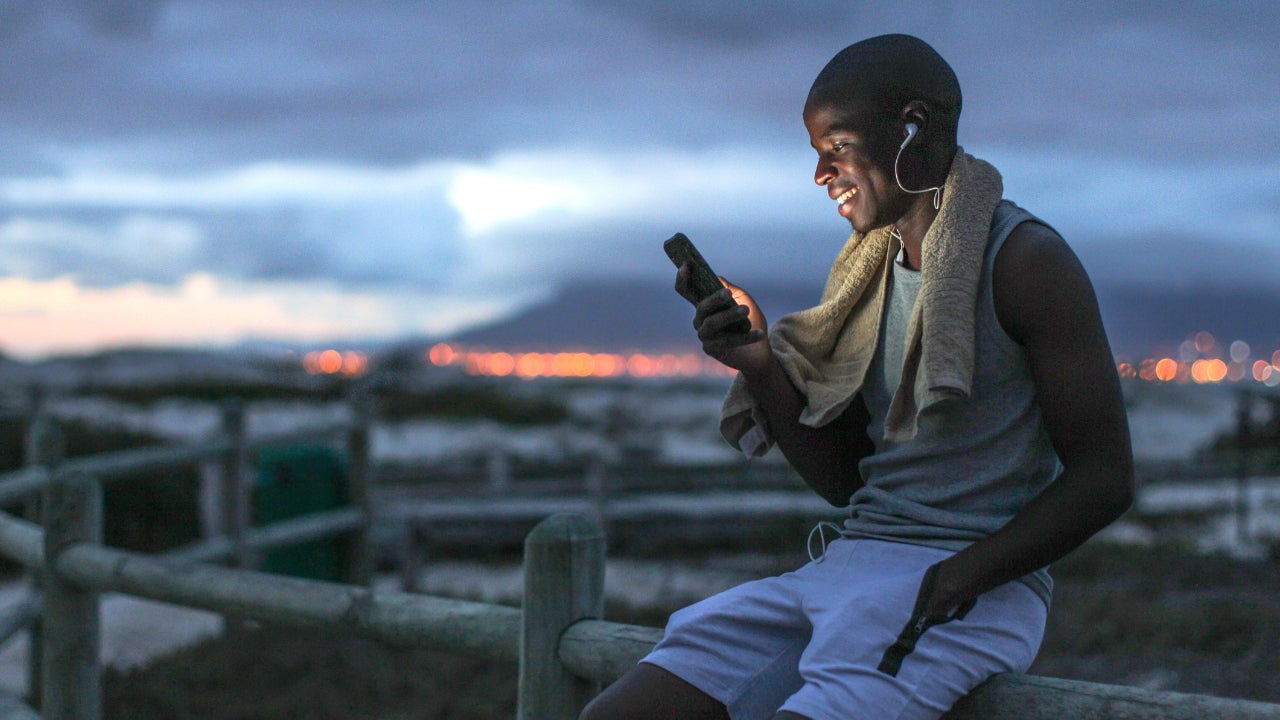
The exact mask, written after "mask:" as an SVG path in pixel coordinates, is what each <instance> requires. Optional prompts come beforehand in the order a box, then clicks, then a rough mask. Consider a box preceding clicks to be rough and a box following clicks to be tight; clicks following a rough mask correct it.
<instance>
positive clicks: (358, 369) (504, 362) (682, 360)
mask: <svg viewBox="0 0 1280 720" xmlns="http://www.w3.org/2000/svg"><path fill="white" fill-rule="evenodd" d="M1166 347H1173V348H1176V350H1174V351H1173V353H1172V356H1156V357H1147V358H1141V359H1131V358H1119V357H1118V358H1116V361H1115V362H1116V365H1115V367H1116V372H1117V374H1118V375H1119V376H1120V378H1121V379H1124V380H1134V381H1141V382H1148V383H1175V384H1187V383H1194V384H1197V385H1215V384H1220V383H1248V382H1255V383H1261V384H1264V385H1266V386H1267V387H1277V386H1280V350H1275V351H1272V352H1271V353H1270V355H1268V354H1267V353H1266V352H1261V351H1259V350H1257V349H1255V348H1253V347H1250V345H1249V344H1248V343H1246V342H1245V341H1243V340H1234V341H1231V342H1229V343H1228V342H1226V341H1221V342H1220V341H1219V340H1218V339H1217V338H1215V337H1214V336H1213V335H1212V334H1211V333H1209V332H1206V331H1201V332H1197V333H1194V334H1192V335H1189V336H1187V339H1186V340H1185V341H1183V342H1182V343H1180V344H1178V345H1175V346H1166ZM1255 358H1256V359H1255ZM423 360H424V361H425V362H424V366H425V367H437V368H443V367H455V368H458V369H459V370H461V371H462V372H464V373H466V374H467V375H477V376H485V377H516V378H521V379H526V380H528V379H532V378H539V377H554V378H617V377H632V378H681V377H684V378H693V377H732V376H733V375H734V374H735V371H734V370H732V369H731V368H728V367H725V366H724V365H721V364H720V363H719V362H717V361H715V360H713V359H711V358H709V357H707V356H705V355H702V354H700V353H653V352H648V353H645V352H633V353H599V352H597V353H592V352H582V351H577V352H567V351H566V352H534V351H529V352H520V351H513V350H493V349H488V348H483V349H482V348H476V349H471V348H465V347H462V346H461V345H457V344H454V343H437V344H436V345H433V346H431V347H430V348H429V349H428V350H427V351H426V352H425V353H424V355H423ZM302 367H303V369H305V370H306V372H308V373H310V374H312V375H336V376H341V377H360V376H362V375H365V374H366V373H368V372H369V367H370V359H369V356H368V355H367V354H366V353H363V352H360V351H355V350H347V351H340V350H336V349H328V350H316V351H314V352H309V353H307V354H306V355H305V356H303V358H302Z"/></svg>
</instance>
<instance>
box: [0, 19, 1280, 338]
mask: <svg viewBox="0 0 1280 720" xmlns="http://www.w3.org/2000/svg"><path fill="white" fill-rule="evenodd" d="M885 32H907V33H911V34H915V35H918V36H920V37H922V38H924V39H925V40H927V41H929V42H930V43H931V44H933V45H934V46H935V47H936V48H937V49H938V50H939V51H940V52H941V53H942V55H943V56H944V57H945V58H947V59H948V61H949V62H950V63H951V64H952V66H953V67H954V68H955V70H956V73H957V75H958V76H959V78H960V82H961V85H962V87H963V89H964V93H965V110H964V115H963V117H962V118H961V128H960V141H961V144H962V145H964V146H965V148H966V150H968V151H969V152H972V153H973V154H975V155H978V156H979V157H983V158H984V159H987V160H989V161H991V162H993V163H994V164H995V165H996V166H997V167H998V168H1000V169H1001V171H1002V172H1003V174H1004V178H1005V188H1006V196H1008V197H1010V198H1013V199H1015V200H1016V201H1018V202H1019V204H1022V205H1023V206H1025V207H1028V208H1029V209H1031V210H1032V211H1033V212H1035V213H1037V214H1038V215H1040V216H1041V217H1042V218H1044V219H1045V220H1046V221H1048V222H1049V223H1051V224H1053V225H1054V226H1055V227H1056V228H1057V229H1058V230H1059V231H1060V232H1062V233H1063V234H1064V236H1066V237H1067V238H1068V240H1069V241H1070V242H1071V243H1072V244H1073V245H1074V246H1075V247H1076V249H1077V252H1078V253H1079V254H1080V256H1081V258H1082V259H1083V260H1084V262H1085V264H1086V266H1087V267H1088V268H1089V270H1090V271H1091V273H1092V274H1093V275H1094V278H1095V281H1096V282H1097V283H1099V284H1129V285H1133V284H1138V285H1147V286H1177V287H1201V286H1205V287H1210V286H1221V285H1223V284H1236V285H1250V286H1257V287H1266V288H1277V289H1280V249H1278V248H1280V242H1278V241H1280V210H1277V208H1280V156H1278V155H1277V150H1276V148H1277V147H1280V52H1277V51H1276V48H1277V46H1278V45H1280V4H1276V3H1272V2H1236V3H1232V2H1225V3H1221V2H1183V3H1145V2H1133V3H1112V2H1078V3H1054V2H1043V1H1041V2H1008V3H986V2H979V3H959V2H942V1H939V2H922V3H910V4H905V3H904V4H897V3H895V4H887V3H861V2H849V1H848V0H844V1H842V2H822V1H811V2H777V3H766V2H760V3H740V2H726V1H725V0H719V1H717V2H707V3H689V2H678V1H675V0H670V1H668V0H658V1H656V2H646V3H638V2H629V1H624V0H613V1H609V0H580V1H579V2H567V1H560V2H557V1H555V0H550V1H547V2H496V1H489V0H474V1H470V2H461V1H459V2H447V1H442V2H328V1H326V0H305V1H304V0H279V1H276V2H270V3H260V2H247V1H246V2H240V1H237V0H226V1H220V2H214V1H212V0H208V1H202V2H201V1H194V0H174V1H172V2H148V1H145V0H125V1H123V2H93V1H90V0H79V1H76V2H72V1H70V0H50V1H48V2H34V1H31V2H24V1H22V0H0V147H2V148H3V152H0V327H3V330H0V352H5V353H9V354H16V355H22V356H38V355H41V354H46V353H51V352H67V351H71V352H79V351H86V350H91V349H94V348H98V347H104V346H113V345H122V344H126V345H137V344H183V345H200V344H224V343H232V342H237V341H240V340H245V339H251V338H271V339H281V340H287V341H298V342H311V341H319V340H324V339H329V338H344V337H345V338H394V337H397V336H402V335H406V334H435V333H446V332H450V331H452V330H455V329H458V328H461V327H464V326H466V325H468V324H471V323H476V322H481V321H484V320H486V319H488V318H492V317H496V316H499V315H501V314H502V313H506V312H511V311H513V310H514V309H517V308H519V307H521V306H523V305H524V304H527V303H529V302H532V301H535V300H537V299H539V298H542V297H546V296H547V295H548V294H549V293H551V292H553V291H554V289H555V288H556V287H557V286H558V285H559V284H561V283H564V282H569V281H574V280H584V279H596V280H599V279H608V278H612V277H626V278H637V277H641V278H654V279H658V278H666V277H668V276H669V275H670V268H669V266H668V265H667V264H666V259H665V258H664V257H663V256H662V254H661V252H660V251H659V249H658V245H659V244H660V242H661V241H662V240H663V239H665V238H666V237H667V236H669V235H670V234H671V233H672V232H673V231H675V230H682V231H684V232H686V233H687V234H689V235H690V236H691V237H693V238H694V239H695V241H696V242H698V244H699V246H700V247H701V248H702V250H703V252H704V254H706V255H707V256H708V257H709V259H711V260H712V262H713V263H714V264H715V265H716V267H717V269H718V270H719V271H720V272H722V273H724V274H725V275H727V276H729V277H730V278H731V279H741V280H742V281H743V282H744V283H745V282H747V281H750V280H760V279H776V278H782V277H789V278H799V279H804V280H811V281H812V282H814V283H817V282H819V281H820V279H821V278H822V277H823V276H824V275H825V272H826V268H827V265H828V264H829V262H830V260H831V259H832V257H833V256H834V254H835V252H836V250H837V249H838V248H839V245H840V244H841V243H842V242H843V240H844V238H845V237H846V235H847V233H848V227H847V224H846V223H845V221H844V220H842V219H841V218H839V217H838V216H837V215H836V213H835V211H834V207H833V205H832V203H831V202H830V201H829V200H828V199H827V198H826V194H825V193H824V192H823V191H822V190H820V189H818V188H817V187H815V186H814V185H813V184H812V168H813V155H812V150H811V149H810V148H809V146H808V139H807V136H806V134H805V133H804V129H803V126H802V125H801V122H800V108H801V105H802V103H803V101H804V96H805V93H806V91H807V90H808V87H809V84H810V82H811V81H812V79H813V76H814V75H815V74H816V73H817V71H818V70H819V69H821V67H822V66H823V65H824V64H825V63H826V61H827V60H828V59H829V58H830V57H831V55H833V54H834V53H835V52H837V51H838V50H840V49H841V48H842V47H844V46H845V45H847V44H849V43H851V42H854V41H856V40H859V39H862V38H864V37H869V36H871V35H876V34H880V33H885Z"/></svg>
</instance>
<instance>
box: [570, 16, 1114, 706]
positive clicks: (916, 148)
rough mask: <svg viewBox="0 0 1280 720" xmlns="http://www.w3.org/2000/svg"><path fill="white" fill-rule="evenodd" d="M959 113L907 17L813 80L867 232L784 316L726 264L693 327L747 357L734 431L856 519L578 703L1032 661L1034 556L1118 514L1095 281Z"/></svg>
mask: <svg viewBox="0 0 1280 720" xmlns="http://www.w3.org/2000/svg"><path fill="white" fill-rule="evenodd" d="M960 107H961V96H960V87H959V84H958V82H957V80H956V78H955V74H954V73H953V72H952V70H951V68H950V67H949V66H948V65H947V63H946V62H945V61H944V60H943V59H942V58H941V57H940V56H938V54H937V53H936V52H935V51H934V50H933V48H931V47H929V46H928V45H927V44H926V43H924V42H923V41H921V40H918V39H916V38H912V37H909V36H903V35H889V36H881V37H877V38H871V39H869V40H866V41H863V42H860V43H857V44H855V45H852V46H850V47H848V48H846V49H845V50H843V51H841V52H840V53H839V54H837V55H836V56H835V58H833V59H832V61H831V62H830V63H828V65H827V66H826V67H825V68H824V69H823V70H822V72H821V73H820V74H819V76H818V78H817V80H815V82H814V84H813V87H812V89H811V90H810V92H809V95H808V98H807V100H806V103H805V107H804V123H805V127H806V128H807V129H808V131H809V137H810V142H811V144H812V146H813V147H814V149H815V150H816V151H817V154H818V164H817V168H816V171H815V174H814V181H815V182H816V183H817V184H818V185H820V186H822V187H823V188H825V189H826V191H827V194H828V195H829V196H830V197H831V198H832V199H833V200H834V201H835V202H836V203H837V212H839V213H840V215H841V216H843V217H845V218H847V219H848V220H849V222H850V224H851V225H852V227H853V235H852V237H851V238H850V240H849V242H848V243H847V244H846V246H845V248H844V250H842V251H841V253H840V254H839V256H838V257H837V259H836V262H835V264H834V266H833V268H832V272H831V277H830V279H829V280H828V283H827V287H826V289H825V290H824V292H823V297H822V302H821V304H820V305H819V306H818V307H815V308H813V309H812V310H809V311H805V312H802V313H797V314H795V315H793V316H788V317H786V318H783V319H781V320H779V321H778V322H777V323H775V326H774V327H773V328H772V329H770V328H769V327H768V325H767V323H766V321H765V317H764V314H763V313H762V312H761V310H760V308H759V307H758V306H757V305H756V304H755V302H754V301H753V300H752V299H751V297H750V295H749V294H747V293H746V292H745V291H744V290H742V289H741V288H738V287H736V286H734V285H731V284H729V283H728V282H725V283H724V284H725V289H724V290H722V291H720V292H719V293H717V294H715V295H713V296H711V297H710V298H707V299H706V300H703V301H702V302H701V303H698V304H697V310H696V314H695V317H694V325H695V327H696V328H697V331H698V336H699V338H700V339H701V341H702V344H703V349H704V351H705V352H706V353H707V354H709V355H711V356H712V357H715V358H716V359H718V360H719V361H721V362H723V363H724V364H726V365H728V366H730V367H733V368H735V369H737V370H738V371H739V375H738V378H737V379H736V380H735V385H734V388H733V389H732V390H731V391H730V394H729V397H728V399H726V403H725V415H724V419H723V422H722V427H721V429H722V431H723V432H724V433H725V435H726V437H727V438H728V439H729V440H730V441H731V442H734V443H735V444H737V445H738V446H739V447H741V448H743V449H744V450H745V451H749V452H752V453H758V452H763V450H764V449H766V448H767V447H768V445H769V444H770V443H776V444H777V445H778V446H779V447H780V448H781V450H782V452H783V453H784V454H785V455H786V457H787V459H788V461H790V462H791V464H792V465H793V466H794V467H795V469H796V470H797V471H798V472H799V474H800V475H801V477H802V478H803V479H804V481H805V482H806V483H807V484H808V485H810V486H811V487H812V488H813V489H814V490H815V491H816V492H817V493H818V494H819V495H821V496H822V497H824V498H826V499H827V500H828V501H830V502H831V503H832V504H833V505H836V506H840V507H843V506H845V505H848V506H849V516H848V519H846V521H845V523H844V525H843V526H842V527H840V528H838V531H839V533H838V535H839V537H838V538H837V539H835V540H833V541H831V542H829V543H828V542H827V541H826V535H825V530H824V528H823V527H818V528H815V533H816V535H817V536H818V539H819V540H821V542H820V543H819V545H821V546H822V547H821V548H820V550H821V551H822V552H820V553H818V556H817V557H816V559H814V561H813V562H811V563H809V564H808V565H806V566H804V567H803V568H801V569H799V570H797V571H796V572H793V573H788V574H786V575H783V576H780V577H777V578H766V579H763V580H758V581H754V582H751V583H747V584H746V585H743V586H741V587H739V588H735V589H732V590H729V591H727V592H725V593H721V594H720V595H717V596H715V597H712V598H709V599H707V600H705V601H702V602H700V603H697V604H695V605H693V606H691V607H690V608H686V609H684V610H681V611H680V612H678V613H676V614H675V615H673V616H672V618H671V622H670V623H669V625H668V627H667V632H666V635H665V637H664V639H663V641H662V642H661V643H660V644H659V645H658V647H657V648H656V649H655V650H654V652H653V653H652V654H651V655H650V656H648V657H647V658H645V661H644V662H642V663H641V664H639V665H638V666H637V667H636V668H635V669H634V670H632V671H631V672H630V673H628V674H627V675H626V676H625V677H623V678H622V679H620V680H619V681H618V682H616V683H614V684H613V685H611V686H610V687H609V688H607V689H606V690H605V692H604V693H602V694H601V696H600V697H599V698H597V699H596V700H595V701H594V702H593V703H592V704H591V705H590V706H589V707H588V708H587V709H586V710H585V711H584V712H583V717H584V718H588V719H590V720H599V719H601V718H609V719H610V720H628V719H633V718H664V719H671V718H726V717H731V718H733V719H734V720H740V719H743V718H760V719H762V720H763V719H767V718H809V719H810V720H837V719H839V720H851V719H857V720H867V719H877V718H903V719H905V718H936V717H938V716H940V715H941V714H942V713H944V712H946V710H947V709H948V708H950V706H951V705H952V703H954V702H955V700H956V699H958V698H959V697H961V696H963V695H965V694H966V693H968V692H969V691H970V690H971V689H973V687H975V686H976V685H977V684H979V683H981V682H982V681H983V680H985V679H986V678H988V677H990V676H991V675H992V674H994V673H998V672H1009V671H1019V672H1020V671H1024V670H1026V669H1027V667H1028V666H1029V665H1030V664H1031V661H1032V660H1033V659H1034V657H1035V653H1036V651H1037V649H1038V647H1039V643H1040V639H1041V636H1042V634H1043V629H1044V620H1045V615H1046V612H1047V606H1048V602H1049V596H1050V592H1051V583H1050V581H1049V578H1048V574H1047V572H1046V571H1045V568H1046V567H1047V566H1048V565H1049V564H1050V563H1052V562H1054V561H1055V560H1057V559H1058V558H1060V557H1062V556H1063V555H1065V554H1066V553H1068V552H1070V551H1071V550H1072V549H1074V548H1075V547H1077V546H1078V545H1079V544H1080V543H1082V542H1084V541H1085V540H1086V539H1087V538H1088V537H1090V536H1091V535H1093V534H1094V533H1095V532H1097V531H1098V530H1099V529H1101V528H1102V527H1104V526H1106V525H1107V524H1108V523H1110V522H1111V521H1113V520H1114V519H1115V518H1117V517H1118V516H1120V515H1121V514H1122V513H1123V512H1124V511H1125V510H1126V509H1127V508H1128V506H1129V504H1130V503H1131V500H1132V492H1133V490H1132V487H1133V480H1132V459H1131V451H1130V446H1129V435H1128V426H1127V421H1126V418H1125V414H1124V408H1123V403H1122V400H1121V396H1120V390H1119V382H1118V379H1117V377H1116V372H1115V368H1114V365H1113V361H1112V356H1111V351H1110V348H1109V346H1108V342H1107V339H1106V335H1105V333H1104V331H1103V328H1102V322H1101V319H1100V316H1099V313H1098V308H1097V302H1096V300H1095V297H1094V293H1093V290H1092V287H1091V285H1090V283H1089V280H1088V277H1087V276H1086V274H1085V271H1084V269H1083V268H1082V267H1081V265H1080V263H1079V262H1078V260H1077V259H1076V257H1075V256H1074V254H1073V253H1072V252H1071V250H1070V249H1069V248H1068V247H1067V245H1066V243H1065V242H1064V241H1063V240H1062V238H1061V237H1059V236H1058V234H1057V233H1056V232H1054V231H1053V230H1052V229H1051V228H1049V227H1048V226H1047V225H1045V224H1044V223H1042V222H1040V221H1039V220H1037V219H1036V218H1034V216H1032V215H1030V214H1029V213H1027V212H1026V211H1024V210H1022V209H1020V208H1018V207H1017V206H1015V205H1013V204H1012V203H1009V202H1007V201H1002V200H1001V191H1002V185H1001V183H1000V178H999V174H998V173H997V172H996V171H995V170H994V168H992V167H991V166H990V165H987V164H986V163H984V162H982V161H981V160H978V159H977V158H973V157H972V156H969V155H967V154H965V153H964V152H963V150H961V149H960V148H959V146H958V145H957V144H956V129H957V121H958V118H959V114H960ZM688 279H689V268H688V267H682V268H681V269H680V271H679V272H678V274H677V280H676V289H677V291H679V292H680V293H681V294H682V295H685V297H687V298H688V297H690V291H689V282H688ZM743 317H747V318H749V319H750V321H751V330H750V331H748V332H741V331H740V330H739V331H735V330H733V329H732V328H731V326H732V325H733V323H734V321H736V320H739V319H741V318H743ZM812 539H813V536H811V540H812Z"/></svg>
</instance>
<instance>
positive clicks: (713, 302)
mask: <svg viewBox="0 0 1280 720" xmlns="http://www.w3.org/2000/svg"><path fill="white" fill-rule="evenodd" d="M720 283H721V284H722V285H724V289H723V290H721V291H719V292H717V293H715V294H713V295H710V296H708V297H707V298H706V299H705V300H703V301H702V302H698V301H697V300H696V299H695V298H694V296H693V295H692V291H691V289H690V287H689V267H688V265H687V264H686V265H682V266H680V269H679V270H678V271H677V272H676V285H675V288H676V292H677V293H679V294H680V296H681V297H683V298H684V299H686V300H688V301H689V302H691V303H694V306H695V307H696V309H697V310H696V312H695V313H694V316H693V327H694V329H695V330H697V331H698V339H699V340H701V341H702V351H703V352H705V353H706V354H707V355H709V356H711V357H713V358H715V359H716V360H719V361H720V362H722V363H724V364H725V365H727V366H729V367H731V368H734V369H735V370H738V371H739V372H742V373H744V374H747V375H752V374H760V373H763V372H765V371H766V370H767V369H768V368H769V366H770V364H771V363H772V360H773V351H772V350H771V349H770V348H769V342H768V323H767V322H766V320H765V317H764V313H763V312H761V310H760V306H759V305H757V304H756V302H755V300H753V299H752V298H751V295H749V294H748V293H747V292H746V291H745V290H743V289H742V288H740V287H738V286H736V285H733V284H731V283H729V282H728V281H727V280H725V279H724V278H720ZM744 318H745V319H747V320H749V321H750V323H751V329H750V330H749V331H747V332H745V333H744V332H740V331H737V330H735V329H734V328H733V325H734V323H737V322H739V321H741V320H742V319H744Z"/></svg>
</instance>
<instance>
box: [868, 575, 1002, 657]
mask: <svg viewBox="0 0 1280 720" xmlns="http://www.w3.org/2000/svg"><path fill="white" fill-rule="evenodd" d="M937 580H938V565H937V564H933V565H930V566H929V568H928V569H927V570H925V571H924V577H923V578H922V579H921V581H920V590H919V592H917V593H916V603H915V607H914V608H913V609H912V610H911V617H910V618H908V619H907V624H906V625H905V626H904V627H903V628H902V632H900V633H898V639H897V640H895V641H894V643H893V644H892V645H890V646H889V647H888V649H886V650H885V651H884V655H883V656H882V657H881V658H880V665H879V666H878V667H877V668H876V669H877V670H879V671H880V672H882V673H884V674H886V675H890V676H893V677H896V676H897V675H898V671H899V670H900V669H902V661H903V660H906V658H907V656H908V655H910V654H911V653H912V652H914V651H915V649H916V643H918V642H920V638H921V637H923V636H924V634H925V632H927V631H928V630H929V628H931V627H934V626H936V625H942V624H944V623H949V622H951V621H952V620H962V619H964V616H965V615H968V614H969V611H970V610H972V609H973V606H974V605H975V604H977V600H976V599H973V600H967V601H965V602H963V603H961V604H960V605H959V606H958V607H956V609H955V610H954V611H952V612H951V614H950V615H926V614H925V608H926V607H927V606H928V604H929V598H930V596H932V595H933V588H934V585H935V584H936V583H937Z"/></svg>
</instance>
